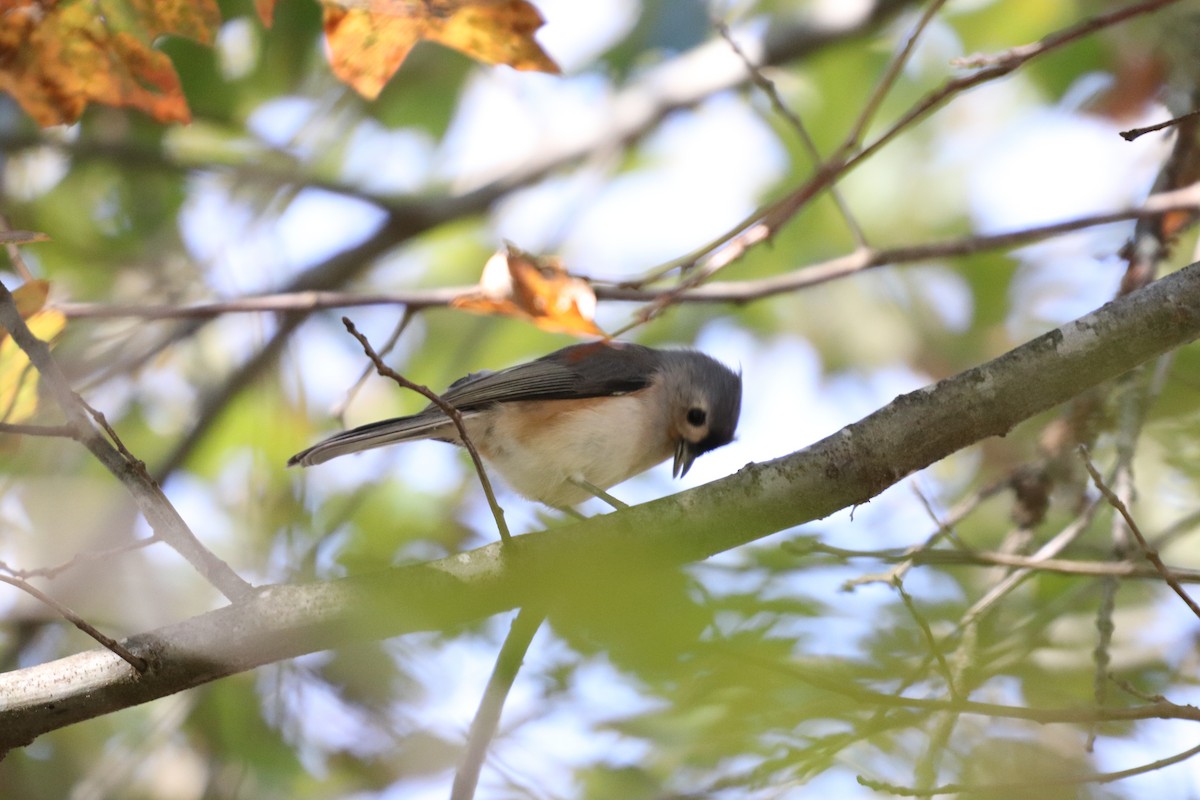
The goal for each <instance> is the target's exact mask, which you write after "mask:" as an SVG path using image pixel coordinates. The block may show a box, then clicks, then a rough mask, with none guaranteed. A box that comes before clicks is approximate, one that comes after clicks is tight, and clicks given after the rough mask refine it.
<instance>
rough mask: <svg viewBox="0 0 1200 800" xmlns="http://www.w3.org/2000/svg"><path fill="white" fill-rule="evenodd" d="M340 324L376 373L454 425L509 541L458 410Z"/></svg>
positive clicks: (351, 327)
mask: <svg viewBox="0 0 1200 800" xmlns="http://www.w3.org/2000/svg"><path fill="white" fill-rule="evenodd" d="M342 324H343V325H345V326H346V330H347V331H349V332H350V335H351V336H353V337H354V338H355V339H357V340H358V343H359V344H360V345H362V348H363V351H364V352H365V353H366V354H367V358H369V359H371V363H372V364H374V365H375V370H376V371H377V372H378V373H379V374H380V375H382V376H383V377H385V378H391V379H392V380H393V381H395V382H396V383H398V384H399V385H400V386H403V387H404V388H405V389H410V390H412V391H414V392H416V393H418V394H420V395H423V396H424V397H425V398H427V399H428V400H429V402H431V403H433V404H434V405H435V406H437V407H438V408H440V409H441V410H442V413H444V414H445V415H446V416H447V417H449V418H450V421H451V422H453V423H454V427H455V428H457V429H458V436H459V438H460V439H462V443H463V447H465V448H467V452H468V453H470V454H471V461H472V462H474V464H475V472H476V474H477V475H478V476H479V483H480V484H482V486H483V493H484V494H485V495H487V501H488V506H489V507H491V509H492V516H493V517H495V519H496V528H497V529H498V530H499V531H500V538H501V539H502V540H504V541H505V542H507V541H509V540H511V538H512V537H511V535H510V534H509V532H508V525H507V524H506V523H505V522H504V509H502V508H501V507H500V504H499V503H497V502H496V495H495V493H494V492H493V491H492V482H491V481H490V480H488V476H487V471H486V470H485V469H484V467H483V459H481V458H480V457H479V451H478V450H476V449H475V445H474V444H473V443H472V442H471V437H470V436H468V435H467V426H466V425H465V424H464V423H463V418H462V414H460V413H459V411H458V409H457V408H455V407H454V406H452V405H450V404H449V403H447V402H446V401H445V400H443V399H442V398H441V396H440V395H438V394H437V393H436V392H434V391H433V390H432V389H430V388H429V387H428V386H421V385H420V384H417V383H413V382H412V381H410V380H409V379H408V378H406V377H404V376H403V375H401V374H400V373H399V372H396V370H394V369H392V368H391V367H389V366H388V365H387V364H385V363H383V359H381V358H380V357H379V354H378V353H376V352H375V349H374V348H373V347H371V343H370V342H369V341H367V337H366V336H364V335H363V334H361V333H359V332H358V328H356V327H354V323H353V322H351V321H350V318H349V317H342Z"/></svg>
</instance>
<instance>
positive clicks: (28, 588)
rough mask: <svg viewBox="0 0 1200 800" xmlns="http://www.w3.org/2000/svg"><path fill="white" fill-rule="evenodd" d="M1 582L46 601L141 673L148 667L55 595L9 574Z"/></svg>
mask: <svg viewBox="0 0 1200 800" xmlns="http://www.w3.org/2000/svg"><path fill="white" fill-rule="evenodd" d="M0 583H7V584H8V585H9V586H15V587H16V588H18V589H20V590H21V591H22V592H25V593H26V594H28V595H30V596H31V597H35V598H37V600H38V601H39V602H42V603H45V604H46V605H48V606H50V607H51V608H53V609H54V610H55V611H56V612H58V613H59V615H61V616H62V618H63V619H65V620H66V621H67V622H70V623H71V624H72V625H74V626H75V627H76V628H78V629H79V630H81V631H83V632H84V633H86V634H87V635H88V636H90V637H92V638H93V639H95V640H96V641H97V642H99V643H100V644H101V645H103V646H104V647H106V648H108V649H109V650H111V651H112V652H113V653H115V654H116V655H117V656H118V657H119V658H121V659H122V660H124V661H125V662H126V663H127V664H129V666H131V667H133V668H134V670H136V671H137V672H139V673H141V672H145V671H146V667H147V665H146V659H144V658H141V657H140V656H135V655H134V654H133V653H130V652H129V651H128V650H127V649H125V646H124V645H122V644H121V643H120V642H118V641H117V640H115V639H113V638H112V637H109V636H105V635H104V634H103V633H101V632H100V631H99V630H97V629H96V627H95V626H94V625H92V624H91V623H90V622H88V621H87V620H86V619H84V618H83V617H81V616H79V615H78V614H76V613H75V612H74V611H72V610H71V609H69V608H67V607H66V606H65V605H63V604H62V603H60V602H58V601H57V600H55V599H54V598H53V597H51V596H50V595H48V594H46V593H45V592H43V591H42V590H40V589H38V588H37V587H36V586H34V585H33V584H31V583H29V582H28V581H25V580H22V579H20V578H14V577H10V576H8V575H0Z"/></svg>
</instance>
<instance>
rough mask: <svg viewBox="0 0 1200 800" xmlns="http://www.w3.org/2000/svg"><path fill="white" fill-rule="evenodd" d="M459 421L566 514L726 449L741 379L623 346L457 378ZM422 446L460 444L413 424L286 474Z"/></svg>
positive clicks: (446, 431)
mask: <svg viewBox="0 0 1200 800" xmlns="http://www.w3.org/2000/svg"><path fill="white" fill-rule="evenodd" d="M440 396H441V398H442V399H443V400H444V401H445V402H446V403H448V404H449V405H451V406H453V407H454V408H455V409H456V410H457V411H458V412H459V413H460V415H461V417H462V421H463V427H464V428H465V429H466V431H467V436H468V438H469V439H470V441H471V443H472V444H473V445H474V446H475V449H476V450H477V451H478V453H479V455H480V457H481V458H482V459H483V461H484V462H485V463H486V464H487V465H488V466H489V467H491V468H492V469H494V470H495V471H496V472H497V473H499V475H500V476H501V477H502V478H504V480H505V481H506V482H507V483H508V484H509V485H510V486H511V487H512V488H513V489H514V490H516V492H517V493H519V494H521V495H522V496H524V497H526V498H528V499H530V500H534V501H537V502H540V503H544V504H545V505H547V506H551V507H554V508H559V509H570V508H571V507H572V506H575V505H578V504H579V503H582V502H583V501H585V500H587V499H589V498H590V497H593V496H596V497H601V498H604V499H606V500H609V501H610V502H613V503H614V504H616V501H615V500H613V499H612V498H610V497H609V496H608V495H607V493H606V492H605V491H604V490H606V489H608V488H610V487H611V486H614V485H616V484H618V483H621V482H623V481H625V480H626V479H628V478H631V477H633V476H634V475H637V474H639V473H641V472H644V471H646V470H648V469H650V468H651V467H653V466H655V465H657V464H660V463H662V462H663V461H666V460H667V459H668V458H673V459H674V461H673V465H672V471H671V472H672V476H673V477H676V478H680V477H683V476H684V475H686V474H687V473H688V470H689V469H691V467H692V463H693V462H694V461H695V460H696V458H697V457H698V456H700V455H703V454H704V453H707V452H709V451H710V450H714V449H716V448H718V447H722V446H724V445H726V444H729V442H731V441H733V438H734V434H735V433H736V431H737V424H738V417H739V415H740V413H741V405H742V377H741V374H740V373H738V372H734V371H733V370H732V369H730V368H729V367H728V366H726V365H725V364H722V363H721V362H720V361H717V360H716V359H715V358H712V357H711V356H708V355H706V354H704V353H701V352H699V351H696V350H689V349H656V348H651V347H646V346H644V345H638V344H633V343H629V342H615V341H607V340H605V341H596V342H587V343H583V344H575V345H571V346H568V347H564V348H562V349H561V350H556V351H554V352H553V353H550V354H548V355H545V356H542V357H541V358H538V359H535V360H533V361H529V362H526V363H523V364H518V365H516V366H513V367H509V368H507V369H502V370H499V371H494V372H493V371H481V372H475V373H471V374H469V375H467V376H466V377H463V378H460V379H458V380H457V381H455V382H454V383H452V384H451V385H450V387H449V388H448V389H447V390H446V391H445V393H443V394H442V395H440ZM418 439H436V440H441V441H445V442H450V443H453V444H462V442H461V440H460V438H459V434H458V429H457V427H456V426H455V424H454V422H453V421H452V420H451V419H450V418H449V417H448V416H447V415H446V413H445V412H444V411H443V410H442V409H441V408H439V407H438V406H436V405H433V404H430V405H429V406H427V407H426V408H425V409H423V410H422V411H420V412H419V413H417V414H413V415H411V416H406V417H395V418H392V419H385V420H381V421H379V422H372V423H369V424H367V425H362V426H360V427H357V428H353V429H351V430H347V431H343V432H342V433H338V434H335V435H333V436H330V437H329V438H327V439H325V440H323V441H320V442H318V443H317V444H315V445H313V446H312V447H309V448H308V449H306V450H302V451H300V452H299V453H297V454H296V455H294V456H292V457H291V458H290V459H288V462H287V464H288V466H289V467H291V466H296V465H299V466H303V467H311V466H314V465H316V464H321V463H323V462H325V461H328V460H330V459H332V458H337V457H338V456H343V455H347V454H349V453H357V452H359V451H362V450H370V449H373V448H376V447H382V446H384V445H389V444H395V443H399V442H409V441H415V440H418Z"/></svg>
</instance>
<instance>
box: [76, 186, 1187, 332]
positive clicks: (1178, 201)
mask: <svg viewBox="0 0 1200 800" xmlns="http://www.w3.org/2000/svg"><path fill="white" fill-rule="evenodd" d="M1196 208H1200V185H1192V186H1188V187H1184V188H1182V189H1175V190H1173V191H1169V192H1162V193H1160V194H1155V195H1151V196H1150V197H1148V198H1146V201H1145V202H1144V203H1143V204H1142V205H1141V206H1139V207H1137V208H1130V209H1124V210H1121V211H1111V212H1106V213H1103V214H1089V215H1085V216H1081V217H1077V218H1075V219H1070V220H1064V221H1062V222H1054V223H1050V224H1047V225H1039V226H1035V227H1030V228H1022V229H1019V230H1014V231H1001V232H1000V233H993V234H984V235H973V236H963V237H959V238H955V239H946V240H943V241H941V242H931V243H926V244H919V245H900V246H897V247H888V248H878V249H873V248H866V249H860V250H856V251H855V252H853V253H849V254H847V255H843V256H838V257H836V258H833V259H829V260H827V261H822V262H818V263H816V264H810V265H809V266H806V267H803V268H801V269H798V270H793V271H792V272H789V273H786V274H784V275H777V276H773V277H771V278H764V279H760V280H751V281H720V282H717V283H709V284H705V285H703V286H697V287H694V288H684V289H682V290H681V289H680V287H678V286H672V287H669V288H663V289H645V288H641V287H643V286H645V285H646V283H647V281H648V279H649V277H650V276H647V277H643V278H642V279H640V280H638V281H634V282H623V283H619V284H613V285H606V284H605V283H603V282H598V283H597V284H596V285H594V287H593V288H594V289H595V290H596V297H597V298H598V299H600V300H628V301H633V302H647V301H654V300H658V299H660V298H663V297H664V296H668V295H669V296H670V297H671V300H672V302H696V303H742V302H748V301H751V300H758V299H761V298H766V297H772V296H775V295H779V294H784V293H787V292H792V291H796V290H798V289H803V288H807V287H810V286H816V285H818V284H822V283H826V282H828V281H832V280H837V279H839V278H844V277H847V276H850V275H853V274H855V273H858V272H861V271H863V270H867V269H872V268H875V267H882V266H891V265H896V264H906V263H914V262H921V261H929V260H934V259H939V258H951V257H955V256H964V255H973V254H975V253H980V252H986V251H990V250H1000V249H1008V248H1013V247H1022V246H1024V245H1028V244H1033V243H1036V242H1039V241H1042V240H1044V239H1049V238H1052V237H1054V236H1058V235H1060V234H1064V233H1071V232H1074V231H1078V230H1081V229H1085V228H1092V227H1098V226H1100V225H1109V224H1112V223H1115V222H1125V221H1127V220H1132V219H1142V218H1145V217H1154V216H1158V215H1160V214H1162V213H1164V212H1167V211H1185V210H1194V209H1196ZM760 215H761V214H760ZM729 238H730V237H729V235H728V234H727V235H726V236H725V237H723V238H721V239H718V240H714V241H713V242H710V243H709V244H708V245H706V246H705V247H703V248H700V249H699V250H697V251H696V253H695V254H693V255H692V256H689V259H690V260H685V261H680V260H677V261H675V262H672V263H671V265H670V269H679V268H687V267H689V266H690V267H692V268H694V267H695V265H696V263H697V262H698V261H699V260H700V259H701V257H702V253H704V252H708V251H709V250H712V249H713V248H715V247H719V246H720V245H721V244H723V243H725V242H727V241H728V240H729ZM744 244H745V243H743V250H744ZM661 271H662V272H664V273H665V272H666V271H669V270H668V269H667V267H665V266H664V267H663V268H661ZM654 277H657V276H654ZM476 288H478V287H475V286H452V287H446V288H442V289H412V290H406V291H401V292H375V293H370V294H362V293H355V292H304V291H302V292H283V293H278V294H269V295H259V296H257V297H245V298H240V299H237V300H223V301H214V302H210V303H197V304H195V305H190V306H172V305H141V304H137V303H117V304H112V303H61V304H58V305H57V306H56V308H57V309H58V310H60V311H62V312H63V313H64V314H65V315H66V316H67V318H68V319H90V318H112V317H134V318H138V319H208V318H212V317H219V316H222V315H224V314H235V313H236V314H246V313H263V312H280V311H297V310H303V311H317V310H321V309H327V308H349V307H356V306H379V305H403V306H407V307H410V308H412V309H413V310H414V311H419V310H421V309H423V308H431V307H443V306H446V305H449V303H450V301H451V300H452V299H454V298H455V297H458V296H459V295H461V294H463V293H466V292H469V291H472V290H474V289H476Z"/></svg>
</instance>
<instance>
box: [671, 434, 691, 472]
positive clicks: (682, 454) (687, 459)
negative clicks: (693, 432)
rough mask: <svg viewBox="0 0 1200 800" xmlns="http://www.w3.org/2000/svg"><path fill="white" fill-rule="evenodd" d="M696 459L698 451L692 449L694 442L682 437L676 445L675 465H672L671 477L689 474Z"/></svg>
mask: <svg viewBox="0 0 1200 800" xmlns="http://www.w3.org/2000/svg"><path fill="white" fill-rule="evenodd" d="M695 460H696V451H695V450H693V449H692V443H691V442H689V441H688V440H687V439H680V440H679V442H678V443H677V444H676V445H675V465H674V466H673V467H671V477H673V478H682V477H683V476H684V475H687V474H688V470H689V469H691V468H692V462H693V461H695Z"/></svg>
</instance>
